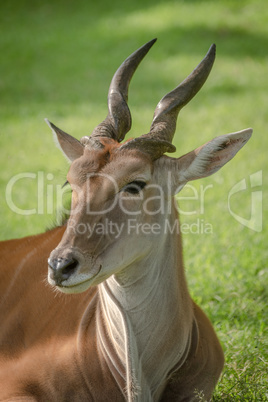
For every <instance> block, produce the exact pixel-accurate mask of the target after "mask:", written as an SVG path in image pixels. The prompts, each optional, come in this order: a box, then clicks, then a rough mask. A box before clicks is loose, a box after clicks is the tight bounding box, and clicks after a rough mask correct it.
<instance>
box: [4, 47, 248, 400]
mask: <svg viewBox="0 0 268 402" xmlns="http://www.w3.org/2000/svg"><path fill="white" fill-rule="evenodd" d="M154 42H155V41H154V40H153V41H151V42H148V43H147V44H146V45H144V46H143V47H141V48H140V49H138V50H137V51H136V52H134V53H133V54H132V55H131V56H130V57H129V58H128V59H126V60H125V61H124V63H123V64H122V65H121V66H120V68H119V69H118V70H117V72H116V73H115V75H114V77H113V80H112V82H111V86H110V89H109V95H108V106H109V113H108V116H107V118H106V119H105V120H104V121H103V122H102V123H101V124H100V125H99V126H98V127H96V128H95V129H94V131H93V133H92V134H91V136H90V137H83V138H82V139H81V141H78V140H76V139H74V138H73V137H71V136H70V135H68V134H66V133H65V132H63V131H62V130H60V129H59V128H57V127H56V126H54V125H53V124H52V123H49V122H48V123H49V125H50V127H51V128H52V130H53V132H54V134H55V136H56V138H57V140H58V143H59V145H60V147H61V149H62V151H63V152H64V154H65V155H66V156H67V158H68V159H69V160H70V161H71V162H72V163H71V166H70V170H69V172H68V175H67V180H68V182H69V184H70V186H71V187H72V190H73V194H72V207H71V215H70V218H69V220H68V222H67V225H66V226H62V227H59V228H55V229H54V230H52V231H50V232H47V233H44V234H40V235H38V236H33V237H28V238H24V239H20V240H11V241H7V242H2V243H1V246H0V252H1V271H0V278H1V279H0V295H1V301H0V315H1V329H0V401H15V400H18V401H21V400H25V401H46V402H47V401H57V402H58V401H98V402H99V401H124V400H127V401H144V402H149V401H194V400H198V394H200V393H201V394H202V395H203V396H204V397H205V398H206V399H209V398H210V397H211V395H212V392H213V390H214V387H215V385H216V383H217V381H218V379H219V376H220V374H221V371H222V368H223V362H224V358H223V352H222V348H221V346H220V344H219V341H218V339H217V336H216V334H215V332H214V330H213V328H212V325H211V324H210V322H209V320H208V318H207V317H206V316H205V314H204V313H203V312H202V310H201V309H200V308H199V307H198V306H197V305H196V304H195V303H194V302H193V301H192V299H191V298H190V296H189V292H188V289H187V284H186V280H185V275H184V269H183V259H182V246H181V236H180V233H178V232H177V231H174V230H160V231H158V232H157V233H156V232H155V231H154V230H153V228H156V227H158V228H167V227H173V225H174V222H176V220H177V219H178V212H177V208H176V205H175V202H174V200H173V197H172V196H170V194H172V195H174V194H176V193H177V192H178V191H180V189H181V188H182V187H183V186H184V185H185V184H186V183H187V182H188V181H189V180H194V179H198V178H200V177H205V176H208V175H210V174H212V173H214V172H216V171H217V170H218V169H219V168H220V167H221V166H223V165H224V164H225V163H226V162H227V161H228V160H230V159H231V158H232V157H233V156H234V155H235V154H236V152H237V151H238V150H239V149H240V148H241V147H242V146H243V145H244V144H245V143H246V141H247V140H248V139H249V138H250V136H251V132H252V130H251V129H247V130H243V131H241V132H237V133H232V134H227V135H223V136H220V137H216V138H215V139H213V140H212V141H210V142H209V143H207V144H205V145H203V146H201V147H199V148H197V149H196V150H194V151H192V152H190V153H188V154H186V155H184V156H182V157H181V158H179V159H176V158H170V157H168V156H165V155H164V153H165V152H173V151H174V150H175V147H174V146H173V145H172V144H171V141H172V137H173V134H174V132H175V127H176V119H177V115H178V112H179V110H180V109H181V108H182V107H183V106H184V105H185V104H186V103H188V102H189V100H190V99H191V98H192V97H193V96H194V95H195V94H196V93H197V92H198V90H199V89H200V88H201V86H202V85H203V83H204V82H205V80H206V78H207V76H208V75H209V72H210V70H211V67H212V65H213V61H214V57H215V46H214V45H212V46H211V48H210V50H209V52H208V54H207V55H206V57H205V58H204V59H203V60H202V62H201V63H200V64H199V65H198V67H197V68H196V69H195V70H194V71H193V72H192V73H191V75H190V76H189V77H188V78H186V80H184V81H183V82H182V83H181V84H180V85H179V86H178V87H177V88H176V89H175V90H173V91H172V92H170V93H169V94H167V95H166V96H165V97H164V98H163V99H162V100H161V101H160V102H159V104H158V105H157V108H156V111H155V115H154V119H153V123H152V126H151V130H150V132H149V133H148V134H145V135H142V136H141V137H139V138H136V139H133V140H129V141H127V142H125V143H123V144H121V141H122V140H123V139H124V136H125V134H126V132H127V131H128V130H129V129H130V126H131V116H130V112H129V109H128V106H127V96H128V86H129V82H130V79H131V77H132V75H133V73H134V72H135V70H136V68H137V66H138V64H139V63H140V61H141V60H142V59H143V57H144V56H145V54H146V53H147V52H148V50H149V49H150V48H151V46H152V45H153V43H154ZM167 223H168V225H167ZM116 224H117V225H120V231H118V232H116V233H115V232H114V231H112V230H107V228H108V229H109V228H111V227H112V226H111V225H116ZM142 225H147V226H146V228H147V232H146V231H144V230H143V231H142V230H141V231H139V232H137V230H136V229H137V228H140V227H143V226H142ZM156 225H157V226H156ZM89 227H90V228H91V233H90V236H87V234H88V233H86V232H85V228H89ZM100 227H102V228H104V227H106V231H101V230H97V228H100ZM82 229H83V230H82ZM131 229H132V230H131ZM135 230H136V232H135ZM148 231H149V233H148ZM47 259H48V264H49V268H48V282H49V284H50V285H51V286H46V285H45V283H44V278H45V276H46V271H47ZM53 288H54V289H57V290H59V291H60V292H58V293H57V294H55V292H53Z"/></svg>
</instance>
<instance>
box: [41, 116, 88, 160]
mask: <svg viewBox="0 0 268 402" xmlns="http://www.w3.org/2000/svg"><path fill="white" fill-rule="evenodd" d="M45 122H46V123H47V124H48V126H49V127H50V128H51V130H52V133H53V136H54V139H55V142H56V145H57V146H58V148H60V150H61V151H62V152H63V154H64V156H65V157H66V158H67V159H68V161H69V162H73V161H74V160H75V159H77V158H80V156H82V155H83V153H84V147H83V145H82V144H81V142H79V141H78V140H77V139H76V138H74V137H72V136H71V135H69V134H67V133H65V132H64V131H62V130H61V129H60V128H58V127H56V126H55V125H54V124H53V123H51V122H50V121H49V120H48V119H45Z"/></svg>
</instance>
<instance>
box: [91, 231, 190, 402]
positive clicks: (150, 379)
mask: <svg viewBox="0 0 268 402" xmlns="http://www.w3.org/2000/svg"><path fill="white" fill-rule="evenodd" d="M179 241H180V239H179V237H178V236H177V238H176V236H174V235H170V234H165V235H164V236H163V237H162V238H161V239H159V241H158V244H157V245H154V249H153V250H152V251H151V252H149V253H148V255H147V256H146V257H145V258H144V259H143V260H141V261H139V262H137V263H133V264H132V265H131V266H128V267H127V269H125V270H124V271H123V272H121V273H119V274H117V275H114V276H112V277H110V278H109V279H108V280H106V281H105V282H103V283H102V284H101V285H99V289H100V308H101V313H102V314H101V315H100V316H101V317H102V323H100V322H99V323H97V325H98V329H99V331H98V335H99V339H98V342H99V345H100V347H101V350H102V353H103V354H104V356H105V359H106V361H107V360H108V361H109V362H108V364H109V365H110V367H111V366H112V370H113V372H114V375H115V377H117V378H119V377H123V379H124V381H125V382H126V383H127V389H126V390H125V392H127V399H128V401H144V402H145V401H146V402H148V401H152V400H154V401H157V400H159V399H160V397H161V393H162V391H163V389H164V387H165V385H166V383H167V379H168V375H169V374H171V371H172V369H174V368H175V367H176V369H177V368H178V367H179V366H181V365H182V364H183V363H184V361H185V358H186V356H187V352H188V349H189V346H190V342H191V329H192V322H193V312H192V303H191V301H190V296H189V294H188V291H187V287H186V282H185V277H184V272H183V267H182V263H181V261H180V260H179V252H180V251H179V249H180V247H178V242H179ZM167 246H168V247H167ZM178 265H179V266H178ZM180 265H181V266H180ZM178 281H180V282H181V283H180V286H178ZM101 326H103V327H102V329H101ZM105 334H106V335H105ZM159 361H161V365H159V364H158V363H159ZM118 384H119V385H120V379H119V380H118ZM141 389H142V395H141V393H140V390H141Z"/></svg>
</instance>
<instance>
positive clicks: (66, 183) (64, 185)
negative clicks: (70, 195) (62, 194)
mask: <svg viewBox="0 0 268 402" xmlns="http://www.w3.org/2000/svg"><path fill="white" fill-rule="evenodd" d="M68 184H69V182H68V180H66V182H65V183H64V184H63V185H62V186H61V188H64V187H66V186H68Z"/></svg>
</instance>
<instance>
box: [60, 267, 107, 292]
mask: <svg viewBox="0 0 268 402" xmlns="http://www.w3.org/2000/svg"><path fill="white" fill-rule="evenodd" d="M101 269H102V265H100V266H99V268H98V270H97V272H96V273H95V274H94V275H91V276H89V275H86V274H80V275H78V278H77V279H78V280H77V281H76V282H75V283H74V282H73V281H72V280H71V279H72V278H70V279H68V280H65V281H63V282H62V283H61V284H57V285H56V288H57V289H58V290H59V291H61V292H62V293H82V292H85V291H86V290H87V289H89V288H90V287H91V286H92V285H93V286H95V285H97V283H93V282H94V280H95V279H96V277H97V276H98V275H99V274H100V272H101ZM79 277H80V278H79ZM79 279H80V280H79Z"/></svg>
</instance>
